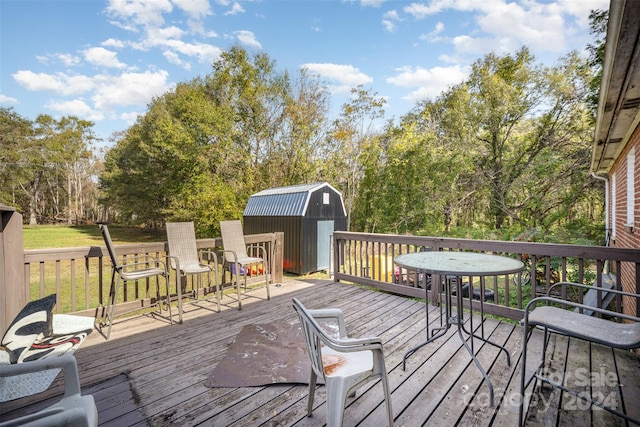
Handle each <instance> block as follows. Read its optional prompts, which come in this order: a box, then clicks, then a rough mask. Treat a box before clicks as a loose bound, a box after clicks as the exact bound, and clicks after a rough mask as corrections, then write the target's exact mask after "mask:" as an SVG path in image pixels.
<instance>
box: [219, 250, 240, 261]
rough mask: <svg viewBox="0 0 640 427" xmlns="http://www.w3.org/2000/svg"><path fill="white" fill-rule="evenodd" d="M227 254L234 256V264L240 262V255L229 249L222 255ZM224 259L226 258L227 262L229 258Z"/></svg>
mask: <svg viewBox="0 0 640 427" xmlns="http://www.w3.org/2000/svg"><path fill="white" fill-rule="evenodd" d="M226 253H230V254H231V255H232V256H233V262H238V254H237V253H236V252H235V251H231V250H228V249H223V250H222V254H223V255H224V254H226ZM223 258H224V260H225V261H226V260H227V257H223Z"/></svg>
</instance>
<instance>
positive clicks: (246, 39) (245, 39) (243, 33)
mask: <svg viewBox="0 0 640 427" xmlns="http://www.w3.org/2000/svg"><path fill="white" fill-rule="evenodd" d="M234 34H235V35H236V37H237V38H238V40H239V41H240V43H242V44H245V45H247V46H251V47H255V48H258V49H260V48H261V47H262V45H261V44H260V42H259V41H258V40H256V36H255V34H253V32H252V31H247V30H240V31H236V32H235V33H234Z"/></svg>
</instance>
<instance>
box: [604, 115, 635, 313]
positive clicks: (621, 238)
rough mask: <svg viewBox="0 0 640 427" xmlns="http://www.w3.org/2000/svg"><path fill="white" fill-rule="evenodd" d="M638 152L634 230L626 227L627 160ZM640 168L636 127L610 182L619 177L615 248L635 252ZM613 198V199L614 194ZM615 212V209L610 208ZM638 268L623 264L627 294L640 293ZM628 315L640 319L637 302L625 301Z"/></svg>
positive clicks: (612, 218)
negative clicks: (628, 249) (630, 249)
mask: <svg viewBox="0 0 640 427" xmlns="http://www.w3.org/2000/svg"><path fill="white" fill-rule="evenodd" d="M632 150H634V151H635V153H634V154H635V155H634V159H635V170H634V171H633V177H632V179H633V180H634V183H635V184H634V187H635V195H634V214H633V217H634V218H633V225H634V227H633V229H630V228H629V227H626V224H627V203H628V201H629V199H630V195H629V194H627V188H628V186H627V179H628V174H627V156H628V154H629V153H631V152H632ZM639 165H640V127H636V129H635V131H634V132H633V135H632V136H631V138H630V139H629V143H628V144H627V146H626V147H625V149H624V150H623V151H622V152H621V153H620V155H619V156H618V158H617V160H616V162H615V163H614V165H613V168H612V169H611V171H610V172H609V179H611V176H612V175H613V174H614V173H615V176H616V179H615V187H616V188H615V192H614V191H611V192H610V193H613V194H615V195H616V198H617V200H616V202H615V205H616V209H615V211H610V212H609V214H610V215H611V220H612V221H615V235H614V236H613V241H612V246H615V247H618V248H634V249H639V250H640V173H639V171H638V166H639ZM609 197H613V196H612V194H610V195H609ZM609 206H613V200H609ZM610 209H611V208H610ZM636 273H637V272H636V267H635V264H631V263H623V264H622V267H621V271H619V272H616V274H618V275H620V277H621V280H622V287H623V290H625V291H627V292H634V293H640V283H638V281H637V280H636V276H637V274H636ZM623 305H624V312H625V313H626V314H629V315H633V316H637V315H639V314H640V312H639V311H638V309H639V307H638V306H637V305H636V300H635V299H632V298H628V299H625V301H623Z"/></svg>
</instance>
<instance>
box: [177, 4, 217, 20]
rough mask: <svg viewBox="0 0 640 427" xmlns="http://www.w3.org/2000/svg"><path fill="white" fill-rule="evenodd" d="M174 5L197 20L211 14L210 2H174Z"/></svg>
mask: <svg viewBox="0 0 640 427" xmlns="http://www.w3.org/2000/svg"><path fill="white" fill-rule="evenodd" d="M173 4H175V5H176V6H177V7H178V8H179V9H182V10H184V11H185V12H186V13H187V15H189V16H191V17H192V18H195V19H201V18H204V17H205V16H207V15H210V14H211V6H210V5H209V1H208V0H173Z"/></svg>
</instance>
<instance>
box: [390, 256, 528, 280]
mask: <svg viewBox="0 0 640 427" xmlns="http://www.w3.org/2000/svg"><path fill="white" fill-rule="evenodd" d="M395 262H396V264H398V265H399V266H400V267H404V268H407V269H410V270H420V271H423V272H425V273H432V274H450V275H459V276H466V275H470V276H473V275H476V276H494V275H499V274H511V273H518V272H519V271H522V269H523V268H524V264H523V263H522V262H521V261H518V260H517V259H513V258H509V257H505V256H500V255H490V254H480V253H474V252H455V251H425V252H413V253H410V254H403V255H398V256H397V257H396V258H395Z"/></svg>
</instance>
